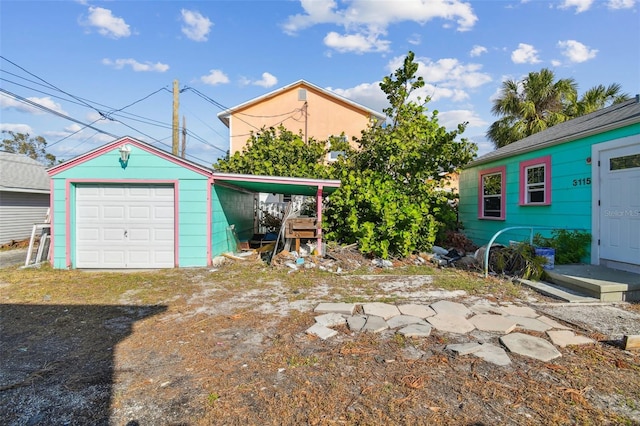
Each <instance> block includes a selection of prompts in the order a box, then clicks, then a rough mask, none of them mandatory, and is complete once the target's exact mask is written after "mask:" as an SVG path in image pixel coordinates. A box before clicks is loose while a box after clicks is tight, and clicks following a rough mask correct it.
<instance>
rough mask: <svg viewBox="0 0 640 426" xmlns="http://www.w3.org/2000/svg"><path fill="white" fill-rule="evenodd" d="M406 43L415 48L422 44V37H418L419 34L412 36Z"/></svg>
mask: <svg viewBox="0 0 640 426" xmlns="http://www.w3.org/2000/svg"><path fill="white" fill-rule="evenodd" d="M407 41H408V42H409V44H413V45H414V46H417V45H419V44H421V43H422V37H421V36H420V34H412V35H411V37H410V38H409V39H408V40H407Z"/></svg>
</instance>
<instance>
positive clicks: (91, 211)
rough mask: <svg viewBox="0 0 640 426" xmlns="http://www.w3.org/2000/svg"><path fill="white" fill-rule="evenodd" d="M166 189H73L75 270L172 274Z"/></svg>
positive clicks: (171, 223) (171, 226)
mask: <svg viewBox="0 0 640 426" xmlns="http://www.w3.org/2000/svg"><path fill="white" fill-rule="evenodd" d="M173 191H174V189H173V187H172V186H160V185H121V184H119V185H109V184H104V185H102V184H100V185H82V186H78V187H77V188H76V267H77V268H173V267H174V266H175V262H174V220H175V219H174V194H173Z"/></svg>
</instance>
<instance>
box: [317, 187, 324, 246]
mask: <svg viewBox="0 0 640 426" xmlns="http://www.w3.org/2000/svg"><path fill="white" fill-rule="evenodd" d="M316 220H317V221H318V223H317V224H316V227H317V229H316V237H317V240H316V242H317V243H318V247H317V248H316V251H317V254H318V255H322V254H323V253H322V186H318V191H317V192H316Z"/></svg>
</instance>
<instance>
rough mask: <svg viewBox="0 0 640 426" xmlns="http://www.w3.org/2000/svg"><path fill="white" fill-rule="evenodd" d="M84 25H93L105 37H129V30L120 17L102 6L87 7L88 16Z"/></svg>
mask: <svg viewBox="0 0 640 426" xmlns="http://www.w3.org/2000/svg"><path fill="white" fill-rule="evenodd" d="M85 25H87V26H91V27H95V28H97V29H98V32H99V33H100V34H102V35H103V36H106V37H111V38H120V37H129V36H130V35H131V30H130V29H129V25H128V24H127V23H126V22H125V21H124V19H122V18H118V17H117V16H113V14H112V13H111V11H110V10H109V9H104V8H102V7H89V17H88V18H87V21H86V22H85Z"/></svg>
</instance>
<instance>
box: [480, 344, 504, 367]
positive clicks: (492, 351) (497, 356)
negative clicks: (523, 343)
mask: <svg viewBox="0 0 640 426" xmlns="http://www.w3.org/2000/svg"><path fill="white" fill-rule="evenodd" d="M473 356H477V357H478V358H481V359H483V360H485V361H487V362H490V363H491V364H495V365H499V366H501V367H504V366H506V365H509V364H511V358H509V355H507V352H506V351H505V350H504V349H502V348H501V347H500V346H496V345H494V344H492V343H485V344H483V345H480V349H478V350H477V351H475V352H473Z"/></svg>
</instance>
